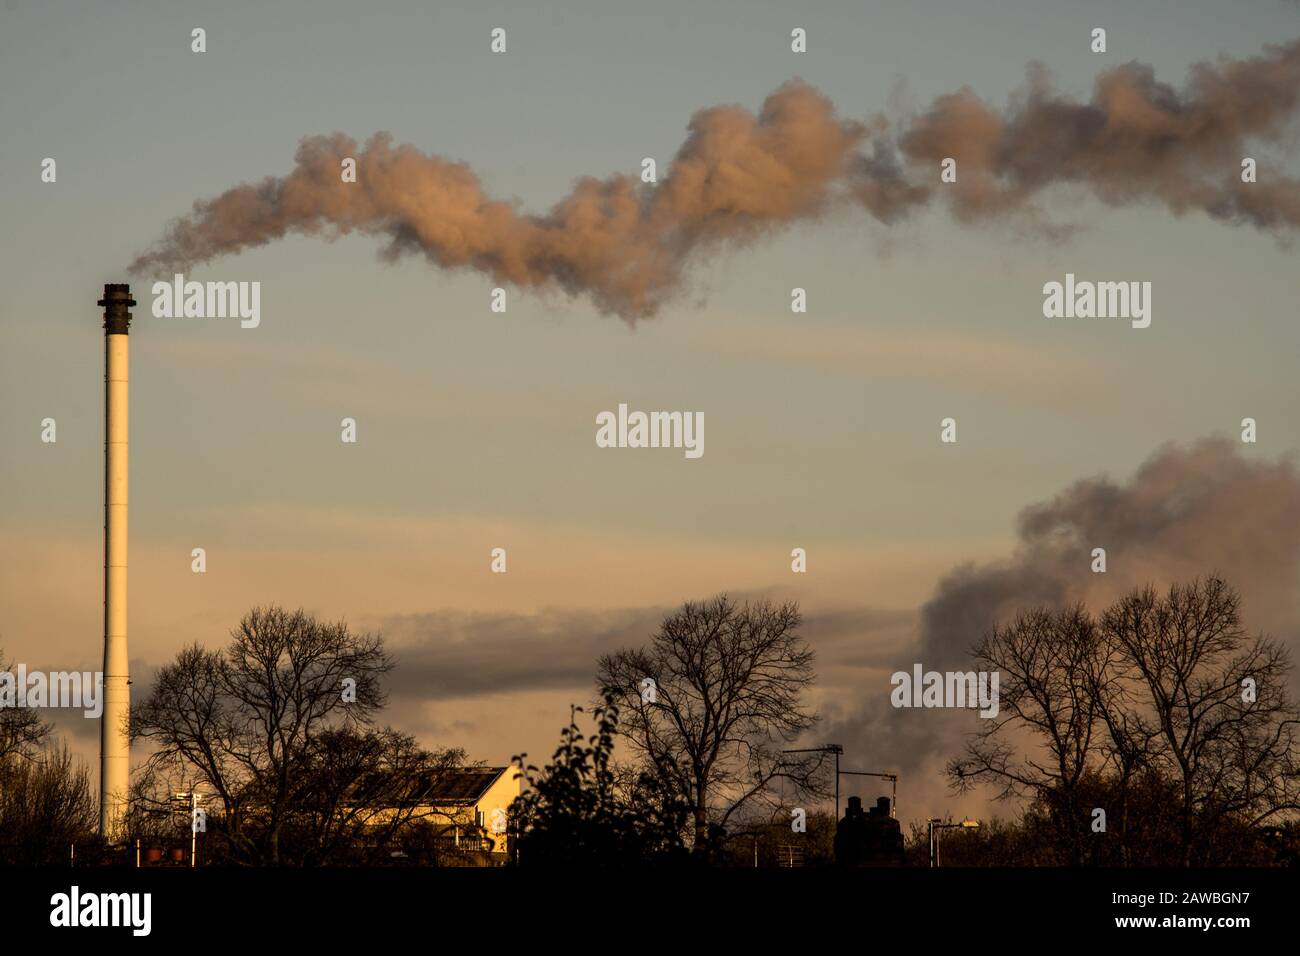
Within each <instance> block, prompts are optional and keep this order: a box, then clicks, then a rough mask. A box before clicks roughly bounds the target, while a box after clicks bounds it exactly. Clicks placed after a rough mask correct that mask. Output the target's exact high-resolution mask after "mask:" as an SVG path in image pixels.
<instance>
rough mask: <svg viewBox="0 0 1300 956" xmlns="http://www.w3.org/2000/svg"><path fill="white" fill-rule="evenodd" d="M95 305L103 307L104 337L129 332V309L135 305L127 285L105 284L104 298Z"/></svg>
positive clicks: (119, 283) (120, 283) (117, 283)
mask: <svg viewBox="0 0 1300 956" xmlns="http://www.w3.org/2000/svg"><path fill="white" fill-rule="evenodd" d="M95 304H96V305H102V306H103V307H104V334H105V335H126V334H127V333H128V332H129V331H130V326H131V312H130V308H131V306H133V305H135V299H133V298H131V287H130V286H129V285H127V284H126V283H125V282H106V283H105V284H104V298H102V299H100V300H99V301H98V302H97V303H95Z"/></svg>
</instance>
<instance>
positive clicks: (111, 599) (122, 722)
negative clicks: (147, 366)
mask: <svg viewBox="0 0 1300 956" xmlns="http://www.w3.org/2000/svg"><path fill="white" fill-rule="evenodd" d="M98 304H99V305H101V306H103V307H104V713H103V717H102V722H101V726H100V737H99V832H100V834H101V835H102V836H104V837H105V838H106V839H108V840H109V841H110V842H118V841H120V840H122V839H124V838H125V833H124V832H123V826H124V822H125V817H126V800H127V789H128V787H129V785H130V772H131V766H130V763H131V757H130V752H131V743H130V731H129V728H128V721H129V719H130V711H131V687H130V684H131V681H130V678H129V675H128V673H127V653H126V540H127V539H126V536H127V530H126V522H127V510H126V504H127V430H128V421H129V418H130V414H129V406H128V401H129V395H128V386H129V372H128V367H129V364H130V353H129V351H128V349H127V332H128V328H129V326H130V324H131V313H130V311H129V310H130V308H131V306H133V305H135V299H133V298H131V288H130V286H128V285H126V284H124V283H112V284H106V285H105V286H104V298H102V299H100V300H99V303H98Z"/></svg>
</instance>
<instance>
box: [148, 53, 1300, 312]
mask: <svg viewBox="0 0 1300 956" xmlns="http://www.w3.org/2000/svg"><path fill="white" fill-rule="evenodd" d="M1298 97H1300V41H1293V42H1291V43H1288V44H1285V45H1281V46H1270V47H1267V48H1266V49H1265V51H1264V53H1263V54H1262V55H1260V56H1258V57H1254V58H1252V59H1245V60H1232V59H1227V58H1222V59H1220V60H1219V61H1217V62H1215V63H1200V64H1197V65H1196V66H1194V67H1193V68H1192V71H1191V74H1190V77H1189V79H1188V82H1187V83H1186V85H1185V86H1184V87H1183V88H1182V89H1177V88H1175V87H1173V86H1171V85H1169V84H1167V83H1163V82H1159V81H1157V80H1156V78H1155V73H1154V71H1153V70H1152V68H1151V67H1149V66H1146V65H1143V64H1140V63H1128V64H1124V65H1122V66H1118V67H1115V68H1113V69H1110V70H1107V71H1105V72H1104V73H1102V74H1101V75H1100V76H1099V77H1098V79H1097V81H1096V85H1095V88H1094V91H1093V94H1092V98H1091V99H1090V100H1089V101H1087V102H1078V101H1076V100H1073V99H1071V98H1069V97H1066V96H1064V95H1062V94H1058V93H1056V92H1054V91H1053V90H1052V89H1051V87H1050V84H1049V82H1048V80H1047V77H1046V74H1045V72H1044V70H1043V69H1042V68H1041V67H1039V66H1035V65H1031V67H1030V69H1029V75H1028V79H1027V83H1026V85H1025V87H1024V88H1023V89H1022V90H1021V91H1020V92H1018V93H1017V94H1016V95H1015V96H1014V97H1013V98H1012V101H1011V102H1010V104H1009V105H1008V106H1007V107H1006V108H1005V109H998V108H996V107H994V106H991V105H989V104H988V103H986V102H985V101H983V100H982V99H980V98H979V97H978V96H977V95H976V94H975V93H974V92H972V91H971V90H970V89H967V88H963V89H961V90H959V91H957V92H955V93H950V94H946V95H944V96H940V97H938V98H937V99H936V100H935V101H934V102H933V103H932V104H931V106H930V107H929V108H928V109H926V110H924V111H922V112H921V113H920V114H919V115H916V116H914V117H911V118H909V119H907V120H904V121H902V122H900V123H898V124H896V128H893V129H891V127H890V124H889V123H888V122H887V121H886V120H885V118H884V117H881V116H878V117H875V118H874V119H872V120H871V121H870V122H867V123H860V122H857V121H854V120H850V119H842V118H840V117H838V116H837V115H836V114H835V110H834V107H833V106H832V104H831V102H830V101H829V100H828V99H827V98H826V97H825V96H824V95H823V94H821V93H820V92H818V91H817V90H816V89H814V88H813V87H811V86H809V85H807V84H806V83H803V82H801V81H799V80H793V81H791V82H789V83H787V84H785V85H784V86H782V87H780V88H779V89H777V90H776V91H775V92H773V93H772V94H771V95H769V96H768V97H767V99H766V100H765V101H764V102H763V105H762V107H761V109H760V110H759V111H758V113H757V115H755V114H753V113H750V112H749V111H747V110H745V109H743V108H741V107H738V106H715V107H712V108H709V109H704V110H701V111H699V112H697V113H696V114H695V115H694V117H693V118H692V119H691V121H690V123H689V125H688V132H687V137H686V140H685V142H684V143H683V145H682V146H681V148H680V149H679V150H678V152H677V155H676V156H675V157H674V158H673V160H672V163H671V165H670V167H669V168H668V170H667V172H666V174H665V176H664V178H663V180H662V181H661V182H659V183H658V184H657V185H648V184H645V183H642V182H641V181H640V179H639V178H638V177H635V176H630V175H614V176H609V177H607V178H605V179H595V178H592V177H583V178H581V179H578V180H577V181H576V183H575V185H574V187H573V189H572V191H571V192H570V193H569V194H568V195H567V196H565V197H563V198H562V199H561V200H560V201H559V202H557V203H556V204H555V205H554V206H553V207H552V208H551V209H550V211H549V212H547V213H545V214H544V215H533V214H528V213H524V212H521V211H520V209H519V208H518V204H517V203H514V202H509V201H504V200H500V199H493V198H491V197H489V196H487V195H486V194H485V193H484V192H483V189H482V186H481V183H480V182H479V179H478V176H477V175H476V174H475V173H474V171H473V170H472V169H470V168H469V167H468V166H467V165H465V164H463V163H458V162H453V161H451V160H448V159H445V158H443V157H440V156H436V155H429V154H426V153H423V152H421V151H419V150H417V149H416V148H414V147H412V146H405V145H398V146H395V145H393V143H392V140H391V138H390V137H389V136H388V135H387V134H386V133H377V134H375V135H374V136H372V137H371V138H370V140H369V141H368V142H366V144H365V145H364V146H359V145H358V144H357V143H356V141H354V140H352V139H351V138H349V137H347V136H345V135H343V134H341V133H335V134H333V135H331V136H314V137H309V138H307V139H304V140H303V141H302V142H301V144H300V145H299V147H298V153H297V156H296V160H295V165H294V169H293V170H292V171H291V172H290V173H289V174H288V175H286V176H283V177H268V178H266V179H263V180H262V181H260V182H257V183H246V184H243V185H239V186H236V187H234V188H232V189H229V190H227V191H226V192H224V193H222V194H221V195H219V196H217V197H215V198H213V199H203V200H199V201H197V202H196V203H195V204H194V208H193V210H192V211H191V212H190V214H189V215H186V216H183V217H181V218H179V219H177V220H175V221H173V222H172V223H171V224H170V225H169V226H168V227H167V229H166V231H165V233H164V235H163V237H162V239H161V240H160V241H159V242H158V243H157V244H156V245H155V246H154V247H153V248H152V249H150V250H148V251H146V252H144V253H142V254H141V255H139V256H138V257H137V258H136V259H135V260H134V262H132V264H131V266H130V270H131V271H132V272H133V273H135V274H137V275H160V274H165V275H168V276H169V277H170V275H171V274H172V273H173V272H176V271H182V272H183V271H188V270H190V269H191V268H193V267H194V266H196V265H199V264H202V263H206V262H208V261H210V260H212V259H214V258H216V257H218V256H223V255H230V254H234V253H238V252H240V251H242V250H244V249H248V248H252V247H256V246H261V245H265V244H266V243H269V242H272V241H274V240H276V239H280V238H283V237H284V236H286V235H290V234H302V235H314V236H323V237H325V238H336V237H338V236H342V235H346V234H349V233H352V232H359V233H363V234H366V235H373V236H377V237H379V238H381V239H383V240H384V242H385V245H384V247H383V253H382V254H383V256H384V257H385V258H387V259H389V260H393V259H397V258H399V257H401V256H404V255H408V254H416V255H422V256H424V257H425V258H427V259H428V260H429V261H430V262H432V263H433V264H434V265H435V266H437V267H439V268H444V269H473V270H476V271H478V272H480V273H482V274H484V275H486V276H488V277H489V278H490V279H491V280H492V281H494V282H501V283H509V284H513V285H515V286H517V287H520V288H526V289H535V290H542V291H544V290H547V289H558V290H561V291H563V292H565V293H568V294H569V295H572V296H585V297H587V298H589V299H590V300H591V301H592V302H593V304H594V305H595V306H596V307H597V308H598V309H599V310H601V311H602V312H606V313H611V314H616V315H618V316H621V317H622V318H623V319H625V320H627V321H628V322H629V323H631V322H635V321H636V320H638V319H642V318H646V317H648V316H651V315H653V314H654V313H655V312H656V311H657V310H658V309H660V308H661V307H662V306H663V305H664V304H665V303H666V302H668V301H670V300H671V299H672V298H673V297H674V296H676V295H678V294H679V293H680V291H681V289H682V286H683V283H684V281H685V274H686V271H687V269H688V267H689V266H690V265H691V264H692V263H694V262H696V261H698V260H699V259H701V258H702V257H705V256H707V255H708V254H709V253H710V252H711V251H713V250H716V249H719V248H722V247H727V246H738V245H744V244H746V243H748V242H751V241H753V240H755V239H757V238H759V237H761V236H764V235H766V234H769V233H771V232H773V231H775V230H778V229H781V228H783V227H785V226H788V225H789V224H791V223H794V222H797V221H801V220H808V219H815V218H817V217H818V216H820V215H822V214H823V213H824V212H826V211H827V210H830V209H834V208H839V207H848V206H857V207H860V208H862V209H864V210H865V211H866V212H867V213H869V214H870V215H871V216H872V217H874V218H875V219H876V220H878V221H880V222H882V223H886V224H889V223H894V222H897V221H899V220H901V219H904V218H906V217H907V216H908V215H909V214H910V213H911V212H912V211H914V210H915V209H918V208H921V207H923V206H925V205H928V204H929V203H930V202H932V201H933V200H934V199H936V198H937V197H942V198H943V199H944V200H945V201H946V202H947V204H948V206H949V208H950V209H951V211H952V213H953V215H954V216H955V217H956V218H957V219H958V220H959V221H961V222H965V223H972V224H973V223H979V222H991V221H1002V222H1010V223H1014V224H1016V225H1018V226H1020V227H1022V228H1027V229H1028V230H1030V231H1032V232H1034V233H1036V234H1038V235H1047V236H1051V237H1064V236H1067V235H1069V233H1070V232H1071V227H1070V226H1069V225H1063V224H1059V223H1052V222H1050V221H1049V220H1048V217H1047V215H1046V212H1045V210H1044V209H1043V208H1042V207H1041V205H1040V203H1039V199H1040V197H1041V195H1042V194H1043V193H1045V192H1046V191H1047V190H1048V189H1049V188H1050V187H1053V186H1057V185H1062V184H1074V185H1080V186H1083V187H1084V188H1086V189H1087V190H1089V191H1090V192H1091V193H1092V194H1093V195H1094V196H1095V197H1096V198H1097V199H1099V200H1100V201H1102V202H1103V203H1106V204H1108V205H1111V206H1128V205H1133V204H1138V203H1157V204H1160V205H1163V206H1164V207H1165V208H1167V209H1168V210H1169V211H1170V212H1172V213H1174V214H1175V215H1182V214H1184V213H1186V212H1189V211H1199V212H1202V213H1204V214H1206V215H1209V216H1211V217H1212V218H1214V219H1217V220H1220V221H1222V222H1226V223H1231V224H1234V225H1246V224H1248V225H1252V226H1254V227H1255V228H1257V229H1261V230H1268V231H1272V232H1274V233H1275V234H1279V235H1282V234H1285V233H1286V232H1287V231H1289V230H1291V229H1294V228H1295V227H1296V226H1297V225H1300V182H1298V181H1297V180H1295V179H1292V178H1290V177H1288V176H1285V175H1283V174H1281V173H1280V172H1278V171H1277V170H1275V169H1271V168H1268V167H1267V166H1266V165H1265V164H1263V163H1261V164H1260V171H1259V176H1258V181H1257V182H1254V183H1249V184H1247V183H1243V182H1242V181H1241V175H1240V173H1241V160H1242V157H1243V156H1246V155H1249V154H1248V153H1247V144H1248V143H1251V142H1263V143H1278V142H1279V141H1280V140H1281V139H1282V137H1283V134H1284V132H1285V129H1286V125H1287V124H1288V123H1289V121H1290V120H1291V119H1292V117H1293V115H1294V113H1295V110H1296V105H1297V98H1298ZM348 158H352V159H355V160H356V162H357V180H356V182H354V183H345V182H343V180H342V175H341V173H342V163H343V161H344V160H345V159H348ZM948 158H952V159H955V160H956V161H957V179H956V182H954V183H946V184H940V183H939V178H938V177H939V169H940V163H941V162H942V161H943V160H944V159H948Z"/></svg>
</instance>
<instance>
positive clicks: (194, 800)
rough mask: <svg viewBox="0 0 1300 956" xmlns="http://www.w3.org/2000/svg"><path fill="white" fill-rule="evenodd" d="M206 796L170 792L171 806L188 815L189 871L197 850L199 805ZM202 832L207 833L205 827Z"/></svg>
mask: <svg viewBox="0 0 1300 956" xmlns="http://www.w3.org/2000/svg"><path fill="white" fill-rule="evenodd" d="M207 796H208V795H207V794H206V793H199V792H198V791H197V790H173V791H172V806H173V807H174V808H175V809H176V810H178V811H180V812H182V813H184V812H185V811H187V810H188V811H189V815H190V869H193V868H194V863H195V851H196V850H197V849H198V833H199V823H198V818H199V813H200V812H202V811H200V809H199V804H201V803H202V802H203V801H204V800H206V799H207ZM204 832H205V833H206V832H207V828H206V825H205V827H204Z"/></svg>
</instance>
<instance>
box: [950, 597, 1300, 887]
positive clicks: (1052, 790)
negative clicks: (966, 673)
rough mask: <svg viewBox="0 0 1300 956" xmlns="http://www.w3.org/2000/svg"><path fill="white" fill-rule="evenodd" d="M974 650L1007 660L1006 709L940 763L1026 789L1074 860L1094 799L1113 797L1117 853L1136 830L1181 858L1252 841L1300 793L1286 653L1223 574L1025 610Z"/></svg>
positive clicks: (957, 781)
mask: <svg viewBox="0 0 1300 956" xmlns="http://www.w3.org/2000/svg"><path fill="white" fill-rule="evenodd" d="M975 656H976V657H977V659H978V660H979V661H980V662H981V663H983V664H984V665H985V666H987V667H989V668H992V669H997V670H998V671H1000V672H1001V694H1000V712H999V716H998V717H996V718H994V719H992V720H989V721H987V722H985V723H984V724H983V725H982V728H981V730H980V731H979V732H978V733H977V734H975V735H973V737H972V739H971V740H970V741H969V743H968V744H967V748H966V752H965V753H964V754H963V755H962V756H961V757H960V758H958V759H956V760H954V761H953V762H952V763H951V764H950V765H949V774H950V776H951V777H952V779H953V783H954V785H955V786H956V788H957V789H959V790H964V789H967V788H969V787H971V786H973V785H974V784H975V783H977V782H989V783H993V784H994V785H996V786H997V787H998V788H999V792H998V796H999V797H1001V798H1006V797H1010V796H1013V795H1018V796H1028V797H1031V798H1032V800H1031V804H1030V810H1029V812H1028V814H1027V816H1026V820H1029V819H1030V817H1035V818H1038V817H1042V816H1045V817H1046V819H1047V821H1048V822H1049V823H1050V824H1051V825H1052V826H1053V827H1054V828H1055V830H1056V833H1057V836H1058V838H1060V839H1061V840H1062V841H1063V844H1062V845H1063V846H1064V848H1065V852H1066V854H1067V857H1068V859H1069V861H1070V862H1074V863H1076V864H1077V863H1081V862H1083V861H1084V857H1085V855H1086V854H1085V852H1084V846H1085V843H1084V841H1085V840H1088V843H1087V845H1088V847H1089V849H1090V850H1095V851H1097V852H1100V851H1101V850H1103V849H1104V848H1103V847H1102V845H1101V844H1100V843H1098V842H1097V841H1095V840H1091V839H1089V838H1088V836H1087V834H1088V831H1087V823H1088V812H1087V811H1088V809H1089V808H1090V807H1092V806H1094V805H1102V806H1104V807H1105V808H1108V809H1109V810H1110V811H1111V812H1112V813H1114V812H1115V811H1116V810H1118V817H1119V819H1118V823H1119V827H1118V837H1119V847H1118V850H1119V852H1118V856H1119V862H1121V863H1124V864H1127V863H1130V862H1132V857H1131V853H1130V848H1131V846H1132V845H1134V843H1135V841H1136V842H1140V844H1141V845H1142V846H1143V847H1145V848H1146V852H1147V853H1148V855H1150V854H1155V855H1157V856H1159V857H1160V858H1161V859H1176V860H1178V861H1179V862H1181V863H1182V864H1183V865H1185V866H1188V865H1192V864H1194V863H1205V862H1209V861H1215V862H1218V863H1224V862H1230V861H1231V860H1233V859H1234V858H1235V856H1234V854H1238V853H1243V854H1247V855H1248V854H1250V853H1252V852H1254V849H1253V844H1254V842H1255V841H1253V840H1252V834H1254V835H1258V833H1259V827H1260V825H1261V824H1263V823H1265V822H1276V821H1277V819H1279V818H1282V819H1285V818H1286V816H1287V815H1288V814H1291V815H1293V814H1294V811H1296V810H1297V809H1300V773H1298V772H1297V771H1298V769H1300V768H1298V766H1297V764H1298V762H1300V738H1298V736H1297V729H1298V728H1300V711H1297V709H1296V707H1295V706H1294V705H1293V704H1292V702H1291V700H1290V699H1289V697H1288V695H1287V691H1286V676H1287V674H1288V672H1289V670H1290V666H1291V665H1290V659H1289V655H1288V654H1287V652H1286V650H1285V648H1283V647H1282V646H1281V645H1279V644H1278V643H1277V642H1275V641H1273V640H1271V639H1269V638H1267V637H1264V636H1257V637H1255V638H1249V637H1248V636H1247V634H1246V632H1245V630H1244V628H1243V627H1242V625H1241V618H1240V599H1239V597H1238V595H1237V593H1236V592H1235V591H1234V590H1233V589H1232V588H1231V587H1230V586H1228V585H1227V584H1226V583H1224V582H1223V581H1222V580H1220V579H1218V578H1214V577H1211V578H1208V579H1205V580H1203V581H1202V580H1198V581H1194V582H1192V583H1191V584H1188V585H1174V586H1172V587H1171V588H1169V590H1168V591H1167V592H1166V593H1164V594H1158V593H1157V592H1156V591H1155V590H1154V589H1153V588H1151V587H1147V588H1145V589H1140V590H1136V591H1134V592H1132V593H1131V594H1129V595H1128V596H1126V597H1125V598H1123V599H1122V600H1120V601H1118V602H1117V603H1115V604H1114V605H1112V606H1111V607H1109V608H1108V609H1106V610H1105V611H1104V612H1103V613H1102V614H1101V616H1100V618H1098V619H1096V620H1094V619H1093V618H1092V617H1091V616H1089V615H1088V613H1087V612H1086V611H1085V610H1084V609H1083V607H1082V606H1076V607H1074V608H1070V609H1067V610H1064V611H1059V612H1051V611H1048V610H1045V609H1039V610H1035V611H1030V612H1027V613H1025V614H1022V615H1021V616H1019V617H1018V618H1017V619H1016V620H1015V622H1014V623H1012V624H1011V625H1010V626H1008V627H998V628H995V629H994V630H993V631H992V632H991V633H990V634H989V635H988V636H986V637H985V638H984V640H983V641H981V643H980V644H979V645H978V646H977V647H976V649H975ZM1139 808H1140V815H1141V816H1143V817H1145V818H1147V819H1143V820H1140V821H1139V820H1135V819H1134V813H1135V812H1138V810H1139ZM1153 815H1154V816H1155V817H1158V818H1159V819H1150V818H1151V817H1152V816H1153ZM1106 852H1108V853H1111V852H1113V848H1112V849H1108V850H1106Z"/></svg>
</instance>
